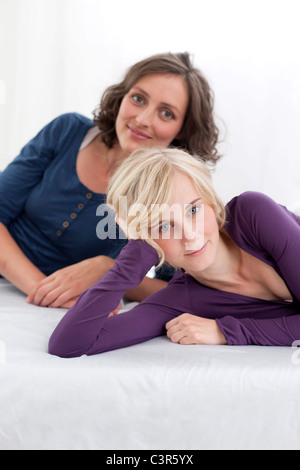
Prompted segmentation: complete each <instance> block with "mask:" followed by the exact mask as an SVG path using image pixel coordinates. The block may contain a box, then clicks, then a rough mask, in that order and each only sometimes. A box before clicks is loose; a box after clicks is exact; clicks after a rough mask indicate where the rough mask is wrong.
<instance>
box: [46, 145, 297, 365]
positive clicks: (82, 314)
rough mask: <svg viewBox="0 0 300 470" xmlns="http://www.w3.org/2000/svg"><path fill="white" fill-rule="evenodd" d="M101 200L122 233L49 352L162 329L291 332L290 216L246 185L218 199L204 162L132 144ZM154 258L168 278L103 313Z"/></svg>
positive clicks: (180, 333) (214, 333) (221, 336)
mask: <svg viewBox="0 0 300 470" xmlns="http://www.w3.org/2000/svg"><path fill="white" fill-rule="evenodd" d="M124 197H126V200H127V207H126V205H125V204H124V201H125V199H124ZM108 202H109V204H111V205H112V206H113V207H114V209H115V211H116V215H117V218H118V220H119V222H120V224H121V226H122V227H123V228H124V230H126V232H127V233H128V236H129V238H130V241H129V243H128V245H127V246H126V247H125V248H123V250H122V252H121V254H120V255H119V257H118V259H117V262H116V265H115V267H114V268H112V269H111V270H110V271H109V272H108V273H107V274H106V275H105V276H104V277H103V278H102V280H100V281H99V282H98V283H97V284H96V285H95V286H94V287H93V288H91V289H90V290H89V291H87V292H86V293H85V294H83V295H82V296H81V298H80V299H79V300H78V302H77V304H76V305H75V306H74V307H73V308H72V309H71V310H70V311H69V312H68V313H67V314H66V316H65V317H64V318H63V319H62V321H61V323H60V324H59V325H58V326H57V328H56V330H55V331H54V333H53V335H52V337H51V340H50V344H49V351H50V353H52V354H57V355H59V356H64V357H73V356H79V355H82V354H97V353H100V352H103V351H108V350H111V349H116V348H122V347H125V346H130V345H132V344H136V343H140V342H143V341H146V340H149V339H151V338H154V337H156V336H159V335H164V334H166V333H167V335H168V337H169V338H170V339H171V341H172V342H176V343H180V344H222V345H225V344H228V345H244V344H257V345H278V346H291V345H292V343H293V341H295V340H297V339H299V337H300V315H299V313H300V268H299V266H300V217H297V216H296V215H295V214H293V213H291V212H289V211H288V210H287V209H286V208H285V207H283V206H280V205H278V204H277V203H276V202H274V201H273V200H272V199H270V198H269V197H267V196H265V195H263V194H261V193H256V192H247V193H243V194H242V195H240V196H238V197H235V198H234V199H232V200H231V201H230V202H229V203H228V204H227V206H226V208H225V207H223V205H222V203H221V201H220V200H219V198H218V196H217V194H216V193H215V191H214V188H213V187H212V183H211V178H210V174H209V171H208V169H207V167H206V165H205V164H204V163H203V162H201V161H200V160H199V159H198V158H196V157H192V156H190V155H187V154H186V153H185V152H184V151H181V150H175V149H162V148H153V149H148V150H146V149H140V150H136V151H135V152H133V154H132V155H131V156H130V157H129V158H128V159H127V160H126V161H125V162H124V163H122V165H121V166H120V168H119V169H118V171H117V172H116V174H115V175H114V177H113V178H112V181H111V183H110V189H109V192H108ZM164 261H166V262H168V263H169V264H171V265H172V266H174V267H175V268H176V274H175V275H174V277H173V279H172V280H171V281H170V282H169V284H168V286H167V287H166V288H165V289H163V290H161V291H160V292H158V293H156V294H153V295H152V296H151V297H149V298H148V299H146V300H144V301H143V302H142V303H141V304H139V305H138V306H137V307H135V308H134V309H132V310H131V311H129V312H127V313H123V314H121V315H116V316H110V317H109V316H108V315H109V313H110V312H111V311H112V310H113V309H114V308H115V307H116V306H117V305H118V303H119V301H120V298H121V297H122V296H123V295H124V293H125V292H126V290H127V289H129V288H131V287H134V286H136V285H138V283H139V282H140V281H141V279H142V278H143V276H144V275H145V273H146V272H147V270H148V269H149V268H150V267H151V266H152V265H154V264H156V265H159V264H160V263H162V262H164Z"/></svg>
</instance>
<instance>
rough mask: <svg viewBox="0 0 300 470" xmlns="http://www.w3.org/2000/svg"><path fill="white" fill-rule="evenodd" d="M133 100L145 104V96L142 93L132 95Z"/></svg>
mask: <svg viewBox="0 0 300 470" xmlns="http://www.w3.org/2000/svg"><path fill="white" fill-rule="evenodd" d="M131 99H132V101H134V103H137V104H143V103H144V98H143V97H142V96H141V95H137V94H134V95H132V96H131Z"/></svg>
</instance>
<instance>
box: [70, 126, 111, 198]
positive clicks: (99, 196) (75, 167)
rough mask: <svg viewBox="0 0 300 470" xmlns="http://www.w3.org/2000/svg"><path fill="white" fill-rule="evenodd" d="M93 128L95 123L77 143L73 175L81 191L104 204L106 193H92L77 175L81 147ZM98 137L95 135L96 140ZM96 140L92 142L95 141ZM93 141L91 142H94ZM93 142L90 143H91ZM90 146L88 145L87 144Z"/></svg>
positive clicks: (79, 137)
mask: <svg viewBox="0 0 300 470" xmlns="http://www.w3.org/2000/svg"><path fill="white" fill-rule="evenodd" d="M93 127H95V125H94V123H92V124H90V125H89V126H88V128H87V129H86V128H85V129H84V132H82V134H83V135H82V134H80V135H79V136H78V139H79V142H78V143H77V145H76V151H75V152H74V158H73V164H72V166H73V173H74V175H75V177H76V180H77V184H78V186H79V187H80V189H81V191H82V192H84V193H91V194H92V195H93V198H95V199H98V200H99V201H101V202H103V200H106V193H96V192H95V191H92V190H91V189H90V188H88V187H87V186H86V185H85V184H83V183H82V182H81V181H80V179H79V176H78V173H77V158H78V154H79V152H80V150H81V146H82V144H83V143H84V140H85V138H86V137H87V136H88V133H89V132H90V130H91V129H93ZM97 135H98V134H97ZM97 135H95V137H94V138H96V137H97ZM94 138H93V139H92V140H94ZM92 140H91V141H92ZM91 141H90V142H89V143H91ZM87 145H88V144H87Z"/></svg>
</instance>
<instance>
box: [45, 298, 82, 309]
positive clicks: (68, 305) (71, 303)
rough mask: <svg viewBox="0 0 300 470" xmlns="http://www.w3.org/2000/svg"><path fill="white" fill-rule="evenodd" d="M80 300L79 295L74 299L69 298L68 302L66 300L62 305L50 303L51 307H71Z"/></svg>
mask: <svg viewBox="0 0 300 470" xmlns="http://www.w3.org/2000/svg"><path fill="white" fill-rule="evenodd" d="M77 300H78V297H77V298H75V299H72V300H68V302H65V303H64V304H62V305H60V306H59V307H57V306H56V304H55V303H53V304H50V305H48V307H49V308H67V309H70V308H72V307H73V305H75V304H76V302H77Z"/></svg>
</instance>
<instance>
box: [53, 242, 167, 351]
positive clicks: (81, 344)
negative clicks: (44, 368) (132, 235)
mask: <svg viewBox="0 0 300 470" xmlns="http://www.w3.org/2000/svg"><path fill="white" fill-rule="evenodd" d="M151 250H153V249H152V248H151V247H150V246H149V245H146V246H145V245H143V244H141V243H137V242H134V241H131V242H129V243H128V245H126V247H124V248H123V250H122V252H121V254H120V255H119V257H118V259H117V260H116V264H115V266H114V267H113V268H111V269H110V270H109V271H108V272H107V273H106V274H105V275H104V276H103V277H102V279H100V281H98V282H97V283H96V284H95V285H94V286H93V287H92V288H91V289H89V290H88V291H86V292H85V293H84V294H82V295H81V296H80V298H79V299H78V301H77V302H76V304H75V305H74V306H73V307H72V308H71V309H70V310H69V311H68V312H67V314H66V315H65V316H64V318H63V319H62V321H61V322H60V323H59V325H58V326H57V328H56V329H55V331H54V332H53V334H52V336H51V339H50V342H49V352H50V353H51V354H55V355H58V356H63V357H74V356H80V355H83V354H88V353H89V351H90V350H91V348H92V347H93V345H94V344H95V343H96V342H98V341H99V337H100V335H101V332H102V329H104V330H105V327H104V324H105V322H106V320H107V318H108V316H109V314H110V313H111V312H112V311H113V310H114V309H115V308H116V307H118V305H119V302H120V300H121V298H122V297H123V296H124V294H125V292H127V291H128V290H129V289H133V288H135V287H137V286H138V285H139V284H140V283H141V281H142V280H143V279H144V277H145V275H146V274H147V272H148V271H149V269H150V268H151V266H153V264H155V263H156V262H157V260H158V257H157V254H156V253H155V252H154V250H153V251H151Z"/></svg>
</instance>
